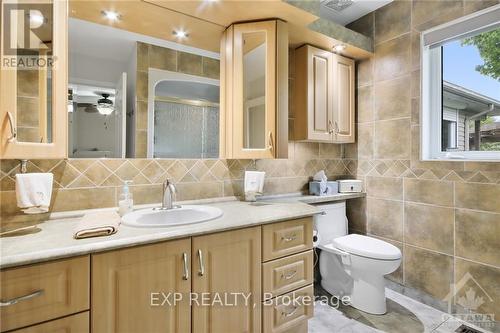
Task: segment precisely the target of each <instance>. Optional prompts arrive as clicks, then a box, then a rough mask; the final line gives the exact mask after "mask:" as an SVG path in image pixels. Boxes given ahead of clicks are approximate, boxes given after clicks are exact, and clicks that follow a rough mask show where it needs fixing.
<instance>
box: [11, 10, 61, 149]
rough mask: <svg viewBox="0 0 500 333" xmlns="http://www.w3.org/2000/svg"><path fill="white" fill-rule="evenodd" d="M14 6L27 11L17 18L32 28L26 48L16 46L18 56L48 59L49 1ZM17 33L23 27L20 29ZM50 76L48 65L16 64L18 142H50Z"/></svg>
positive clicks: (50, 38) (49, 55)
mask: <svg viewBox="0 0 500 333" xmlns="http://www.w3.org/2000/svg"><path fill="white" fill-rule="evenodd" d="M17 9H19V11H17V13H20V15H21V14H22V13H29V14H27V15H26V16H23V17H17V18H16V19H17V21H18V22H24V20H25V19H27V20H29V28H30V31H31V33H30V37H29V38H30V43H29V44H25V45H24V47H25V48H23V47H19V46H20V45H19V44H18V48H16V49H15V50H16V51H17V56H18V57H20V58H22V59H32V58H34V59H36V61H37V62H38V63H45V64H47V63H49V61H48V59H49V58H50V57H51V55H52V38H53V20H52V11H53V8H52V4H51V3H49V2H44V3H39V4H34V3H20V4H17ZM10 19H12V17H11V18H10ZM18 33H24V31H23V30H22V29H20V30H19V31H18ZM21 38H22V36H21ZM33 43H35V44H33ZM21 45H22V44H21ZM26 63H29V60H28V61H27V62H26ZM51 76H52V75H51V67H50V66H40V67H30V66H29V65H27V66H26V67H23V66H18V68H17V79H16V81H17V133H18V136H17V140H18V141H20V142H40V143H51V142H52V79H51Z"/></svg>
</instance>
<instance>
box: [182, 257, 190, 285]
mask: <svg viewBox="0 0 500 333" xmlns="http://www.w3.org/2000/svg"><path fill="white" fill-rule="evenodd" d="M187 257H188V255H187V253H183V254H182V261H183V262H184V275H183V276H182V279H183V280H187V279H189V270H188V260H187Z"/></svg>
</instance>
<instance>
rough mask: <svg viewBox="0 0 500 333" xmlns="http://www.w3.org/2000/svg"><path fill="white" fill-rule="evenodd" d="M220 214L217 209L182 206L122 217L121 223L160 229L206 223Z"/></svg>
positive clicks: (152, 209) (150, 210)
mask: <svg viewBox="0 0 500 333" xmlns="http://www.w3.org/2000/svg"><path fill="white" fill-rule="evenodd" d="M222 214H223V213H222V210H220V209H219V208H217V207H210V206H199V205H183V206H181V207H179V208H173V209H169V210H160V209H158V208H156V209H154V208H149V209H141V210H138V211H135V212H132V213H128V214H126V215H124V216H123V217H122V223H123V224H125V225H128V226H131V227H138V228H161V227H171V226H176V225H184V224H194V223H200V222H206V221H210V220H213V219H216V218H218V217H221V216H222Z"/></svg>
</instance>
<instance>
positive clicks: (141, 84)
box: [135, 72, 148, 101]
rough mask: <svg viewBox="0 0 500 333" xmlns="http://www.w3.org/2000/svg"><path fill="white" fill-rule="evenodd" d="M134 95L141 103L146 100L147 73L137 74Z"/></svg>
mask: <svg viewBox="0 0 500 333" xmlns="http://www.w3.org/2000/svg"><path fill="white" fill-rule="evenodd" d="M136 74H137V79H136V85H135V94H136V96H137V99H139V100H141V101H147V100H148V72H137V73H136Z"/></svg>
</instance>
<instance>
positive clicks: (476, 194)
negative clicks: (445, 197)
mask: <svg viewBox="0 0 500 333" xmlns="http://www.w3.org/2000/svg"><path fill="white" fill-rule="evenodd" d="M499 198H500V184H495V185H494V184H478V183H455V203H456V206H457V207H459V208H470V209H478V210H485V211H491V212H496V213H500V204H499Z"/></svg>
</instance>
